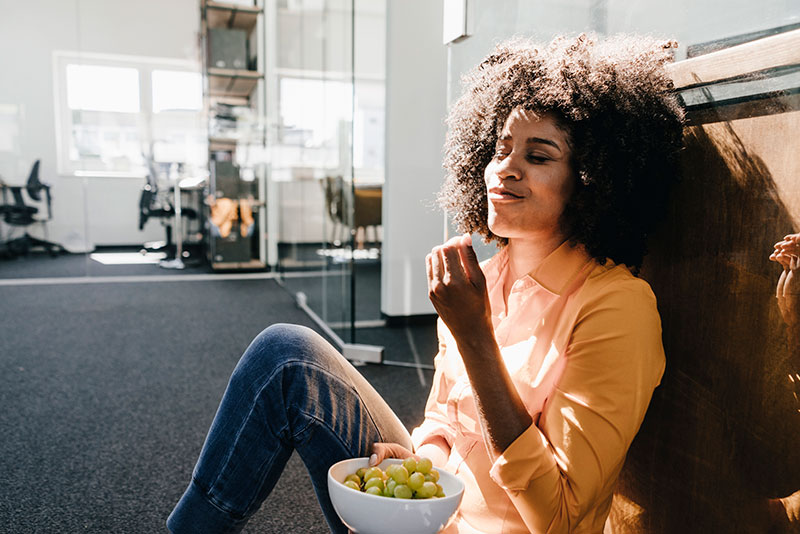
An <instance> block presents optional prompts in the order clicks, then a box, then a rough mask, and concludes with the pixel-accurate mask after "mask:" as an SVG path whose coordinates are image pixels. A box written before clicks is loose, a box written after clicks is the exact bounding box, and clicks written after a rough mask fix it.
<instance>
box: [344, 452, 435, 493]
mask: <svg viewBox="0 0 800 534" xmlns="http://www.w3.org/2000/svg"><path fill="white" fill-rule="evenodd" d="M344 485H345V486H347V487H348V488H350V489H354V490H356V491H363V492H364V493H369V494H370V495H378V496H383V497H394V498H396V499H430V498H433V497H444V489H443V488H442V486H441V485H440V484H439V472H438V471H437V470H436V469H434V468H433V464H432V463H431V461H430V459H428V458H421V459H420V460H419V461H416V460H415V459H414V458H406V459H405V460H403V463H402V464H390V465H389V466H388V467H387V468H386V471H383V470H382V469H381V468H380V467H377V466H376V467H366V468H364V467H362V468H361V469H359V470H358V471H356V472H355V473H353V474H351V475H347V478H345V479H344Z"/></svg>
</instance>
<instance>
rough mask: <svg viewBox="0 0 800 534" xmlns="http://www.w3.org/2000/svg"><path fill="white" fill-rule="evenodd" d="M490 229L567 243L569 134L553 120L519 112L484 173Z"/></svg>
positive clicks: (510, 118)
mask: <svg viewBox="0 0 800 534" xmlns="http://www.w3.org/2000/svg"><path fill="white" fill-rule="evenodd" d="M484 181H485V183H486V194H487V198H488V204H489V221H488V222H489V229H490V230H491V231H492V232H493V233H494V234H495V235H497V236H500V237H505V238H509V239H515V238H534V239H551V238H556V237H558V238H564V237H566V236H564V235H562V234H563V229H562V228H561V226H560V220H561V214H562V213H563V212H564V207H565V206H566V204H567V201H568V200H569V198H570V196H571V195H572V191H573V189H574V184H575V176H574V172H573V170H572V166H571V165H570V148H569V145H568V143H567V134H566V133H565V132H563V131H562V130H561V129H560V128H559V127H557V126H556V122H555V120H554V119H553V117H552V116H550V115H547V114H545V115H542V116H537V115H535V114H534V113H532V112H530V111H526V110H522V109H515V110H514V111H512V112H511V114H510V115H509V116H508V118H507V119H506V122H505V125H504V126H503V130H502V132H501V134H500V137H499V139H498V140H497V147H496V150H495V154H494V156H493V157H492V160H491V161H490V162H489V165H487V166H486V171H485V172H484Z"/></svg>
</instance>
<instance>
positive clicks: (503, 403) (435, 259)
mask: <svg viewBox="0 0 800 534" xmlns="http://www.w3.org/2000/svg"><path fill="white" fill-rule="evenodd" d="M426 267H427V271H428V296H429V297H430V299H431V302H433V305H434V307H435V308H436V311H437V312H438V314H439V317H441V319H442V321H444V323H445V324H446V325H447V327H448V328H449V329H450V332H451V333H452V334H453V337H454V338H455V340H456V343H457V345H458V351H459V353H460V354H461V358H462V360H463V362H464V367H465V368H466V370H467V375H468V376H469V380H470V385H471V386H472V390H473V392H474V396H475V400H476V404H477V409H478V415H479V418H480V422H481V430H482V432H483V436H484V441H485V442H486V445H487V447H488V448H489V451H490V453H491V454H492V456H493V457H494V458H496V457H497V456H499V455H500V454H502V452H503V451H504V450H505V449H506V447H508V446H509V445H511V443H512V442H513V441H514V440H515V439H517V438H518V437H519V436H520V435H521V434H522V433H523V432H524V431H525V430H526V429H527V428H528V427H530V426H531V423H532V422H533V420H532V419H531V416H530V414H528V411H527V409H526V408H525V404H523V402H522V399H521V398H520V396H519V393H518V392H517V389H516V387H514V384H513V382H512V381H511V376H510V375H509V373H508V370H507V369H506V366H505V364H504V363H503V359H502V357H501V355H500V348H499V347H498V346H497V342H496V341H495V338H494V328H493V327H492V316H491V308H490V306H489V295H488V293H487V291H486V280H485V278H484V276H483V272H482V271H481V268H480V265H479V264H478V260H477V258H476V257H475V252H474V251H473V249H472V247H471V240H469V238H468V237H467V236H464V237H455V238H453V239H451V240H450V241H448V242H447V243H445V244H444V245H442V246H440V247H436V248H435V249H433V251H432V252H431V254H429V255H428V257H427V258H426Z"/></svg>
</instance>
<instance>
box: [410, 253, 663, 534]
mask: <svg viewBox="0 0 800 534" xmlns="http://www.w3.org/2000/svg"><path fill="white" fill-rule="evenodd" d="M482 268H483V271H484V274H485V276H486V283H487V289H488V292H489V300H490V303H491V308H492V321H493V323H494V334H495V339H496V340H497V344H498V345H499V347H500V352H501V354H502V357H503V360H504V362H505V364H506V367H507V368H508V370H509V373H510V374H511V377H512V379H513V382H514V385H515V386H516V388H517V391H518V392H519V395H520V397H521V398H522V401H523V402H524V403H525V406H526V407H527V409H528V412H529V413H530V415H531V417H532V418H533V421H534V424H532V425H531V426H530V427H529V428H528V429H527V430H526V431H525V432H523V433H522V435H520V436H519V437H518V438H517V439H516V440H515V441H514V442H513V443H512V444H511V445H510V446H509V447H508V448H507V449H506V450H505V451H504V452H503V454H502V455H501V456H500V457H498V458H496V459H494V458H493V456H492V455H491V454H490V453H489V450H488V449H487V447H486V445H485V444H484V441H483V438H482V435H481V428H480V422H479V419H478V414H477V411H476V406H475V399H474V398H473V394H472V388H471V387H470V383H469V379H468V377H467V373H466V370H465V368H464V364H463V363H462V360H461V356H460V355H459V353H458V347H457V346H456V342H455V339H453V337H452V335H451V333H450V332H449V331H448V329H447V327H446V326H445V325H444V323H443V322H442V321H441V320H439V325H438V333H439V352H438V354H437V355H436V358H435V360H434V363H435V366H436V371H435V373H434V378H433V386H432V389H431V392H430V396H429V397H428V402H427V405H426V408H425V420H424V421H423V422H422V424H421V425H420V426H419V427H417V428H416V429H414V431H413V433H412V440H413V442H414V446H415V447H417V448H418V447H420V446H421V445H423V444H425V443H428V442H440V443H441V440H439V439H434V438H435V437H437V436H438V437H441V438H444V440H445V441H446V442H447V444H448V445H449V451H445V452H447V454H448V461H447V465H445V466H441V467H444V469H446V470H448V471H450V472H453V473H456V474H457V475H458V476H459V477H460V478H461V479H462V480H463V481H464V483H465V484H466V489H465V491H464V498H463V500H462V502H461V507H460V509H459V511H458V514H457V516H456V517H455V520H454V521H453V522H452V523H451V524H450V526H449V527H448V528H446V529H445V531H444V532H446V533H447V534H451V533H456V532H457V533H460V534H463V533H469V534H472V533H497V534H515V533H523V532H534V533H545V532H546V533H556V532H558V533H562V532H563V533H566V532H575V533H592V534H596V533H601V532H602V531H603V526H604V523H605V521H606V518H607V517H608V513H609V510H610V507H611V498H612V492H613V489H614V484H615V482H616V480H617V476H618V475H619V472H620V469H621V468H622V464H623V462H624V460H625V455H626V453H627V451H628V447H629V446H630V443H631V441H632V440H633V437H634V436H635V435H636V432H637V431H638V430H639V426H640V425H641V422H642V419H643V418H644V414H645V411H646V410H647V406H648V404H649V402H650V398H651V396H652V393H653V390H654V389H655V388H656V386H657V385H658V384H659V382H660V380H661V376H662V375H663V372H664V363H665V360H664V349H663V346H662V343H661V321H660V318H659V315H658V310H657V309H656V300H655V296H654V295H653V292H652V291H651V289H650V286H649V285H648V284H647V282H645V281H643V280H641V279H639V278H636V277H634V276H633V275H632V274H631V273H630V271H629V270H628V269H627V268H626V267H625V266H622V265H615V264H614V263H613V262H611V261H608V262H606V263H605V265H600V264H598V263H597V262H596V261H594V260H593V259H591V258H590V257H589V256H588V254H586V252H585V251H584V249H583V248H582V247H571V246H570V245H569V244H568V243H564V244H563V245H561V246H560V247H559V248H558V249H556V250H555V251H553V252H552V253H551V254H550V255H549V256H548V257H547V258H545V260H544V261H543V262H542V263H541V264H540V265H539V266H538V267H537V268H536V269H535V270H534V271H533V272H531V273H529V274H527V275H525V276H523V277H522V278H520V279H518V280H516V281H515V282H514V283H513V286H512V289H511V292H510V294H509V295H508V299H507V304H506V300H505V299H504V298H503V284H504V282H505V281H506V279H507V278H508V277H509V276H510V272H509V267H508V255H507V253H506V251H505V250H502V251H500V252H499V253H498V254H496V255H495V256H494V257H493V258H492V259H491V260H489V261H488V262H486V263H484V264H483V265H482Z"/></svg>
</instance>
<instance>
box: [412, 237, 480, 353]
mask: <svg viewBox="0 0 800 534" xmlns="http://www.w3.org/2000/svg"><path fill="white" fill-rule="evenodd" d="M425 267H426V270H427V272H428V297H429V298H430V299H431V302H432V303H433V306H434V308H436V312H437V313H438V314H439V317H441V318H442V321H444V323H445V324H446V325H447V327H448V328H449V329H450V332H452V334H453V336H454V337H455V338H456V341H461V340H466V339H469V337H470V336H473V335H475V334H479V333H487V332H488V333H491V332H492V316H491V308H490V306H489V295H488V293H487V291H486V279H485V278H484V276H483V271H481V267H480V264H479V263H478V258H477V256H476V255H475V251H474V250H473V248H472V238H471V237H470V235H469V234H464V235H463V236H458V237H454V238H453V239H450V240H449V241H448V242H447V243H445V244H444V245H439V246H438V247H434V248H433V250H431V253H430V254H428V255H427V257H426V258H425Z"/></svg>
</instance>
